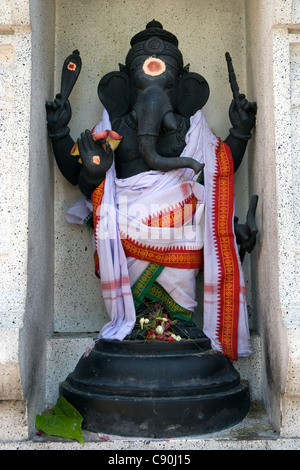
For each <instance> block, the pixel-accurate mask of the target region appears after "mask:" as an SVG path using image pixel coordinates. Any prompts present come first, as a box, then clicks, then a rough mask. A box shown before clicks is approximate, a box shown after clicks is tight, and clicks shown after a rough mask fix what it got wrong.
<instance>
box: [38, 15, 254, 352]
mask: <svg viewBox="0 0 300 470" xmlns="http://www.w3.org/2000/svg"><path fill="white" fill-rule="evenodd" d="M80 66H81V61H80V57H79V53H78V51H74V53H73V55H72V58H71V59H68V61H67V63H66V73H65V74H63V77H62V91H61V93H59V94H58V95H56V98H55V99H54V101H51V102H47V104H46V108H47V122H48V129H49V135H50V138H51V141H52V145H53V150H54V154H55V158H56V161H57V164H58V167H59V168H60V170H61V172H62V174H63V175H64V176H65V177H66V179H67V180H68V181H69V182H70V183H72V184H73V185H78V186H79V189H80V191H81V193H82V196H81V198H80V200H79V201H78V203H77V204H75V206H74V207H73V208H71V209H70V210H69V211H68V213H67V215H66V217H67V219H68V220H69V221H70V222H76V223H83V222H84V221H86V220H90V221H92V223H93V228H94V235H93V241H94V243H93V246H94V252H95V272H96V275H97V276H98V277H99V279H100V282H101V288H102V294H103V299H104V302H105V306H106V310H107V314H108V316H109V321H108V322H107V323H106V324H105V325H104V327H103V328H102V330H101V332H100V333H99V338H102V339H108V340H119V341H122V340H124V339H125V338H130V337H134V326H135V323H136V316H137V312H138V311H139V309H141V308H142V307H143V305H145V304H146V303H147V302H157V303H159V304H162V305H164V307H165V309H166V311H167V312H168V315H169V316H170V317H171V318H173V319H176V320H177V321H178V325H180V329H181V331H183V332H185V334H186V336H187V337H189V336H191V337H192V338H195V337H197V335H201V334H203V333H202V331H199V330H197V328H196V327H195V324H194V322H193V313H194V311H195V309H196V307H197V302H196V277H197V274H198V272H199V270H204V301H203V332H204V334H205V335H206V336H207V337H208V338H209V339H210V341H211V345H212V348H213V349H216V350H219V351H222V353H224V354H225V355H226V356H227V357H229V358H231V359H237V357H238V356H248V355H250V354H251V345H250V337H249V329H248V320H247V308H246V300H245V284H244V279H243V273H242V269H241V260H240V258H239V253H238V248H237V239H236V228H237V227H236V224H235V222H234V220H235V219H234V186H233V177H234V173H235V172H236V170H237V169H238V167H239V165H240V163H241V161H242V159H243V156H244V153H245V149H246V146H247V142H248V140H249V139H250V138H251V130H252V129H253V127H254V124H255V115H256V105H255V103H251V102H249V101H248V100H247V99H246V98H245V96H244V95H243V94H241V93H239V91H238V87H237V84H236V82H234V81H232V82H231V85H232V88H233V91H234V97H233V100H232V103H231V104H230V108H229V117H230V120H231V124H232V127H231V129H230V130H229V133H228V137H227V138H226V139H225V140H224V141H222V140H221V139H220V138H219V137H217V136H216V135H215V134H214V133H213V132H212V130H211V128H210V126H209V124H208V123H207V121H206V119H205V117H204V115H203V113H202V111H201V109H202V108H203V106H204V105H205V103H206V102H207V100H208V98H209V85H208V83H207V81H206V80H205V78H204V77H202V76H201V75H199V74H198V73H194V72H191V71H190V70H189V66H184V62H183V58H182V54H181V52H180V50H179V48H178V40H177V38H176V36H175V35H174V34H172V33H170V32H168V31H166V30H165V29H163V27H162V25H161V24H160V23H159V22H157V21H154V20H153V21H152V22H150V23H148V24H147V26H146V28H145V30H143V31H141V32H139V33H138V34H136V35H135V36H134V37H133V38H132V39H131V47H130V50H129V52H128V54H127V57H126V60H125V64H124V65H120V66H119V70H118V71H114V72H110V73H108V74H107V75H105V76H104V77H102V78H101V80H100V83H99V85H98V96H99V99H100V101H101V103H102V104H103V106H104V111H103V115H102V119H101V121H100V122H99V123H98V124H96V125H95V126H94V127H93V129H91V130H85V131H84V132H83V133H82V134H81V135H80V136H79V137H78V139H77V140H76V141H74V140H73V139H72V138H71V136H70V129H69V127H68V124H69V121H70V119H71V107H70V103H69V100H68V96H69V94H70V92H71V89H72V87H73V85H74V83H75V81H76V79H77V77H78V74H79V72H80ZM244 232H246V234H245V236H244V239H243V241H249V237H252V238H253V231H252V232H251V230H250V232H247V230H246V231H245V230H244ZM241 233H243V230H242V231H240V234H241ZM131 335H133V336H131ZM183 336H184V334H183Z"/></svg>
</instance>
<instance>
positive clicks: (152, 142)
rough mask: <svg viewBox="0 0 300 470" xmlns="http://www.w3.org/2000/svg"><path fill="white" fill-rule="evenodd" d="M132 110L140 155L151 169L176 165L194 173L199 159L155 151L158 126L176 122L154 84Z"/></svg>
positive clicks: (170, 125)
mask: <svg viewBox="0 0 300 470" xmlns="http://www.w3.org/2000/svg"><path fill="white" fill-rule="evenodd" d="M134 111H135V113H136V116H137V121H138V142H139V150H140V152H141V155H142V158H143V159H144V161H145V162H146V163H147V165H148V166H149V167H150V168H151V169H153V170H160V171H169V170H174V169H178V168H191V169H192V170H194V172H195V173H196V174H197V173H199V171H200V170H201V169H202V168H203V165H201V164H200V163H199V162H197V161H196V160H194V159H193V158H188V157H163V156H162V155H159V154H158V153H157V151H156V144H157V139H158V136H159V131H160V129H161V127H164V128H166V129H174V130H175V129H176V128H177V123H176V119H175V116H174V114H173V108H172V106H171V103H170V101H169V98H168V96H167V94H166V93H164V92H163V91H162V90H160V89H159V88H157V87H154V86H153V87H149V88H147V89H146V90H144V91H143V92H142V93H141V94H140V96H139V98H138V100H137V102H136V104H135V106H134Z"/></svg>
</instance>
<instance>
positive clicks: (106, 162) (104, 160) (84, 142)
mask: <svg viewBox="0 0 300 470" xmlns="http://www.w3.org/2000/svg"><path fill="white" fill-rule="evenodd" d="M77 144H78V150H79V154H80V158H81V161H82V165H83V171H84V174H85V178H86V179H87V180H89V181H91V182H92V181H93V182H96V181H97V180H98V179H99V180H101V179H103V176H105V173H106V172H107V170H108V169H109V168H110V167H111V165H112V162H113V151H112V149H111V146H110V145H109V143H108V142H107V141H106V140H105V139H99V140H96V141H95V140H94V139H93V137H92V134H91V132H90V131H89V130H86V131H85V132H83V133H82V134H81V136H80V138H79V139H78V140H77Z"/></svg>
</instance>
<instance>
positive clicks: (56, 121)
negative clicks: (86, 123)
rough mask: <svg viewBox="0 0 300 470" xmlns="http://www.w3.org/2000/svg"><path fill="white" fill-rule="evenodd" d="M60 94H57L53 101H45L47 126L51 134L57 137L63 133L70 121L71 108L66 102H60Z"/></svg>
mask: <svg viewBox="0 0 300 470" xmlns="http://www.w3.org/2000/svg"><path fill="white" fill-rule="evenodd" d="M61 98H62V95H61V93H58V94H57V95H56V97H55V99H54V101H46V112H47V124H48V128H49V131H50V136H51V134H53V135H54V136H55V135H59V134H60V133H64V130H65V129H69V128H68V127H67V126H68V124H69V122H70V120H71V115H72V111H71V106H70V103H69V101H68V100H62V99H61Z"/></svg>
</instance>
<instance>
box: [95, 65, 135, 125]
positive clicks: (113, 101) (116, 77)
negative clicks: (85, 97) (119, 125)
mask: <svg viewBox="0 0 300 470" xmlns="http://www.w3.org/2000/svg"><path fill="white" fill-rule="evenodd" d="M98 96H99V99H100V101H101V103H102V104H103V105H104V107H105V108H106V110H107V112H108V114H109V116H110V118H111V119H113V118H117V117H121V116H124V114H126V113H127V112H128V111H129V105H130V88H129V77H128V75H127V73H125V72H110V73H108V74H106V75H104V77H102V78H101V80H100V82H99V85H98Z"/></svg>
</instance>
